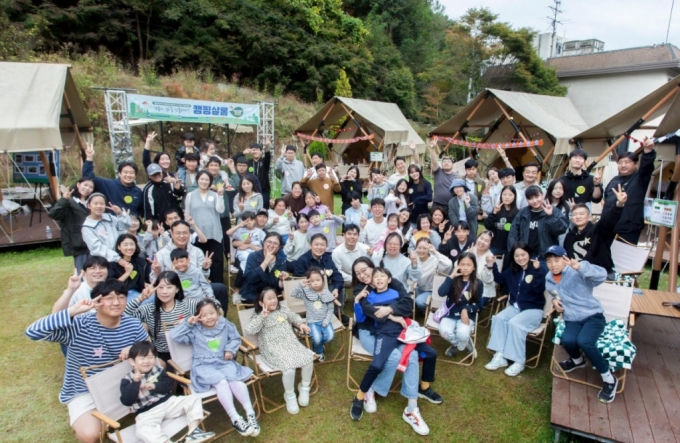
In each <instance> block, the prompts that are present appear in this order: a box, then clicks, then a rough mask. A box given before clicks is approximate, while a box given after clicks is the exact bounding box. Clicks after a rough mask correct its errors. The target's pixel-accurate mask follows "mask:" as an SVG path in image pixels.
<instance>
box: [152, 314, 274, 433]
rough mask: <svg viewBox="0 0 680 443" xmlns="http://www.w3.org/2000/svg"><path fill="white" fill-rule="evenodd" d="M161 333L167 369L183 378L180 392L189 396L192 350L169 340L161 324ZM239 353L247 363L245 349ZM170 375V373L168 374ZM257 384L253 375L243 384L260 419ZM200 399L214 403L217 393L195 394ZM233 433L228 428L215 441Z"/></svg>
mask: <svg viewBox="0 0 680 443" xmlns="http://www.w3.org/2000/svg"><path fill="white" fill-rule="evenodd" d="M163 331H164V333H165V340H166V342H167V343H168V350H169V351H170V360H168V366H169V368H172V369H173V370H174V371H176V375H178V376H180V377H183V378H184V379H185V380H186V381H187V382H188V383H182V384H181V386H182V390H183V391H184V395H190V394H194V392H193V385H192V384H191V379H190V377H191V375H190V373H191V358H192V356H193V348H192V347H191V346H190V345H184V344H181V343H177V342H176V341H174V340H173V339H172V338H170V332H169V331H168V330H167V327H166V324H165V323H163ZM239 350H240V351H241V353H242V354H243V356H244V357H243V363H244V365H245V363H247V360H246V359H245V353H246V352H247V349H246V348H245V347H244V346H243V345H241V346H240V349H239ZM236 357H237V356H236V355H235V356H234V359H236ZM168 373H170V372H168ZM256 382H257V377H256V376H255V375H253V376H252V377H250V379H248V380H247V381H245V382H244V383H245V384H246V386H248V387H249V388H251V389H252V394H253V397H252V400H253V409H255V416H256V417H257V418H259V417H260V413H261V408H260V402H259V401H258V398H257V391H256V390H255V383H256ZM195 394H196V395H198V396H199V397H201V399H202V400H203V404H204V405H207V404H209V403H212V402H214V401H215V400H217V393H216V392H215V389H214V388H211V389H210V390H208V391H207V392H197V393H195ZM233 431H234V428H228V429H227V430H226V431H224V432H222V433H220V434H216V435H215V437H214V438H215V439H218V438H221V437H223V436H225V435H227V434H229V433H231V432H233Z"/></svg>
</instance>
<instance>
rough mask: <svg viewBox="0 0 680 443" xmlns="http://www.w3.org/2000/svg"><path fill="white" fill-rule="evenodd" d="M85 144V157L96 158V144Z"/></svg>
mask: <svg viewBox="0 0 680 443" xmlns="http://www.w3.org/2000/svg"><path fill="white" fill-rule="evenodd" d="M85 146H86V148H85V159H86V160H88V161H92V160H93V159H94V146H92V143H86V144H85Z"/></svg>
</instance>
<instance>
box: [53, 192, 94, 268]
mask: <svg viewBox="0 0 680 443" xmlns="http://www.w3.org/2000/svg"><path fill="white" fill-rule="evenodd" d="M83 203H84V202H83ZM47 215H49V217H50V218H51V219H52V220H54V221H56V222H57V224H59V228H60V229H61V249H62V250H63V251H64V255H65V256H67V257H70V256H74V255H83V254H89V253H90V250H89V249H87V245H86V244H85V242H84V241H83V235H82V234H81V228H82V227H83V222H84V221H85V219H86V218H87V216H88V215H90V211H89V210H88V209H87V208H86V207H85V206H84V205H82V204H80V203H78V202H76V201H75V200H74V199H73V197H71V198H69V199H68V200H66V199H65V198H60V199H59V200H57V203H55V204H54V206H52V208H51V209H50V210H49V212H48V213H47Z"/></svg>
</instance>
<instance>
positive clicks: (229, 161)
mask: <svg viewBox="0 0 680 443" xmlns="http://www.w3.org/2000/svg"><path fill="white" fill-rule="evenodd" d="M225 162H226V163H227V167H228V168H229V170H230V171H233V170H234V159H233V158H228V159H226V160H225Z"/></svg>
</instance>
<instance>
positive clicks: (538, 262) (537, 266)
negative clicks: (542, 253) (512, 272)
mask: <svg viewBox="0 0 680 443" xmlns="http://www.w3.org/2000/svg"><path fill="white" fill-rule="evenodd" d="M531 263H532V264H533V265H534V269H541V262H540V261H539V260H538V259H537V258H534V259H532V260H531Z"/></svg>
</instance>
